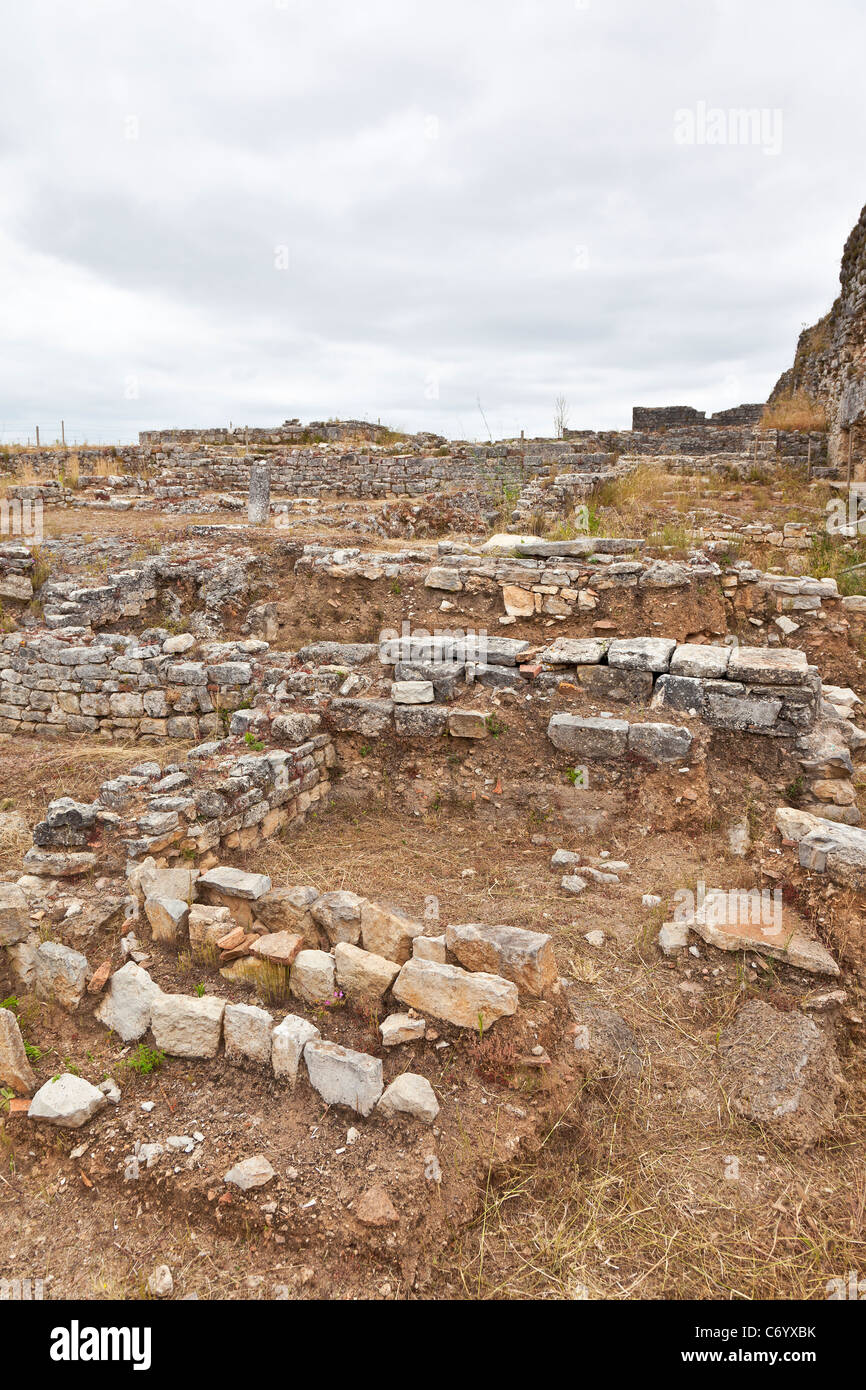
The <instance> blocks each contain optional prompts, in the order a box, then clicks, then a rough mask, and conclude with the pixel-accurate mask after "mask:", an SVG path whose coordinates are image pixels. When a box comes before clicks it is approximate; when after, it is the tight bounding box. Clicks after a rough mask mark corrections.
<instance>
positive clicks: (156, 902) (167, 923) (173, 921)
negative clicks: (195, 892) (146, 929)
mask: <svg viewBox="0 0 866 1390" xmlns="http://www.w3.org/2000/svg"><path fill="white" fill-rule="evenodd" d="M144 915H145V916H146V918H147V920H148V922H149V923H150V929H151V932H152V933H153V939H154V941H162V942H166V943H169V944H171V943H174V942H176V941H177V940H178V939H179V938H180V937H181V936H182V935H183V933H184V931H185V929H186V925H187V922H188V920H189V907H188V905H187V904H186V903H185V902H182V901H181V900H180V898H147V900H146V901H145V904H144Z"/></svg>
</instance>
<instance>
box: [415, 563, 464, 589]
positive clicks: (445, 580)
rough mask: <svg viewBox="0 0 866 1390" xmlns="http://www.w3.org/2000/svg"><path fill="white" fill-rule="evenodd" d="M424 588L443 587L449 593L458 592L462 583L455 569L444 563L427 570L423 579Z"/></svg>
mask: <svg viewBox="0 0 866 1390" xmlns="http://www.w3.org/2000/svg"><path fill="white" fill-rule="evenodd" d="M424 587H425V589H445V590H447V591H448V592H449V593H455V594H456V593H458V592H459V591H460V590H461V589H462V588H463V584H462V581H461V579H460V575H459V574H458V573H457V571H456V569H449V568H448V567H447V566H445V565H434V566H433V568H432V569H431V570H428V572H427V574H426V576H425V579H424Z"/></svg>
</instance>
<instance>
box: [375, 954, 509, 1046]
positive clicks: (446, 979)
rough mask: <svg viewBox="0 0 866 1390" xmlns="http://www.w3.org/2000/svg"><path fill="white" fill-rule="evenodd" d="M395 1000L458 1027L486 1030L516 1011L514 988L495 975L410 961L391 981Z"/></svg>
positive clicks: (436, 962)
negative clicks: (480, 1027) (499, 1019)
mask: <svg viewBox="0 0 866 1390" xmlns="http://www.w3.org/2000/svg"><path fill="white" fill-rule="evenodd" d="M393 992H394V996H395V998H397V999H399V1000H401V1001H402V1003H404V1004H408V1005H409V1006H410V1008H413V1009H418V1010H419V1012H420V1013H426V1014H432V1015H433V1017H434V1018H441V1019H443V1020H444V1022H446V1023H453V1024H455V1025H456V1026H457V1027H458V1028H474V1029H477V1028H478V1027H479V1023H480V1024H481V1025H482V1026H483V1027H484V1028H489V1027H490V1026H491V1024H493V1023H495V1022H496V1020H497V1019H498V1018H503V1017H506V1016H508V1015H510V1014H514V1013H516V1012H517V986H516V985H515V984H513V983H512V982H511V981H510V980H503V979H502V978H501V977H500V976H499V975H491V974H488V973H486V972H484V971H478V972H475V973H472V972H470V971H468V970H461V968H460V966H458V965H441V964H439V962H438V961H433V960H419V959H416V958H413V959H412V960H409V961H407V962H406V964H405V965H404V966H403V968H402V970H401V971H400V974H399V975H398V976H397V979H396V980H395V982H394V987H393Z"/></svg>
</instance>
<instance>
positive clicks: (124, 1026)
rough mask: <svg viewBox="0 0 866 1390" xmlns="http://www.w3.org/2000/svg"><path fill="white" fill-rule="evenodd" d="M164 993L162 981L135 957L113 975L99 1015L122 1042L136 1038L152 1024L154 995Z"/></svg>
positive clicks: (99, 1009)
mask: <svg viewBox="0 0 866 1390" xmlns="http://www.w3.org/2000/svg"><path fill="white" fill-rule="evenodd" d="M161 993H162V990H161V989H160V987H159V985H158V984H157V983H156V981H155V980H152V979H151V978H150V976H149V975H148V973H147V971H146V970H143V969H142V967H141V966H140V965H136V963H135V961H131V960H130V961H127V963H126V965H122V966H121V968H120V969H119V970H116V971H115V972H114V974H113V975H112V977H111V979H110V981H109V983H108V989H107V991H106V994H105V996H104V998H103V999H101V1000H100V1003H99V1006H98V1007H97V1009H96V1017H97V1018H98V1019H99V1022H100V1023H102V1024H104V1025H105V1027H106V1028H110V1029H111V1030H112V1032H114V1033H116V1034H117V1036H118V1037H119V1038H120V1039H121V1041H122V1042H125V1043H128V1042H136V1041H137V1039H138V1038H143V1037H144V1035H145V1033H146V1032H147V1030H148V1028H149V1027H150V1018H151V1010H152V1007H153V1001H154V999H156V998H158V997H159V995H160V994H161Z"/></svg>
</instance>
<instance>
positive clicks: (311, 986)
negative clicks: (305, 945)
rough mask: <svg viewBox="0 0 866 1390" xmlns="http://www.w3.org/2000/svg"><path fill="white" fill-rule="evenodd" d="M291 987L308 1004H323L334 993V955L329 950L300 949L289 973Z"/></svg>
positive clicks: (293, 992)
mask: <svg viewBox="0 0 866 1390" xmlns="http://www.w3.org/2000/svg"><path fill="white" fill-rule="evenodd" d="M289 988H290V989H291V992H292V994H294V995H296V996H297V998H298V999H303V1000H304V1002H305V1003H307V1004H321V1003H322V1002H323V1001H324V1000H326V999H330V998H331V997H332V996H333V993H334V957H333V956H332V955H329V954H328V952H327V951H299V952H298V954H297V955H296V956H295V959H294V962H293V963H292V969H291V972H290V974H289Z"/></svg>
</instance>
